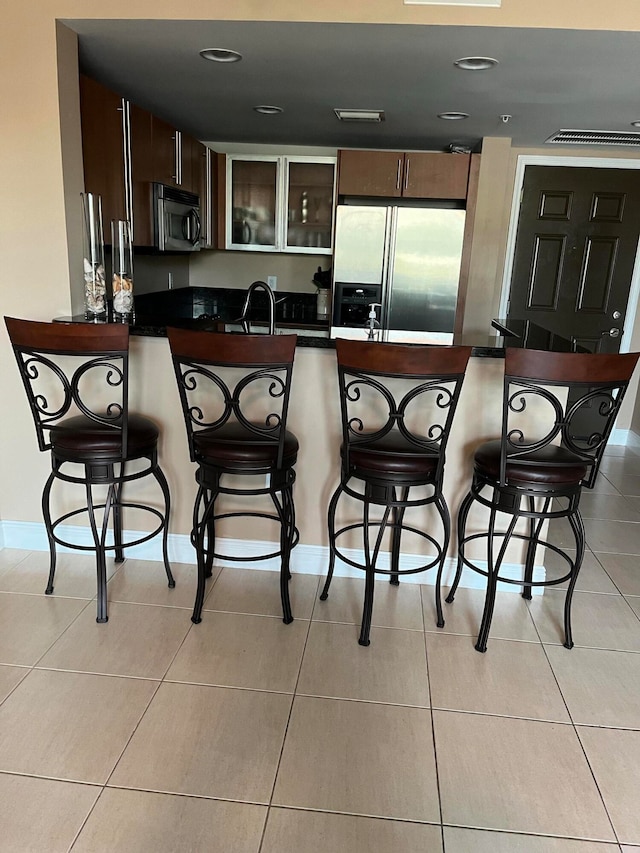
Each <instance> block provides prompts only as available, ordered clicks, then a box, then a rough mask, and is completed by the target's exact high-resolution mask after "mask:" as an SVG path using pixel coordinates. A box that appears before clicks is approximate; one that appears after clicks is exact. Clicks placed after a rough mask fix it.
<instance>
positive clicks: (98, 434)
mask: <svg viewBox="0 0 640 853" xmlns="http://www.w3.org/2000/svg"><path fill="white" fill-rule="evenodd" d="M49 435H50V438H51V448H52V450H53V451H54V453H55V454H56V455H57V456H58V457H59V458H60V459H66V460H67V461H69V462H85V461H108V460H113V461H118V460H120V457H121V455H122V436H121V431H120V430H114V428H113V427H112V426H109V425H108V424H100V423H96V422H95V421H93V420H91V418H87V417H86V416H85V415H78V416H76V417H74V418H68V419H67V420H64V421H62V422H61V423H59V424H58V425H57V426H55V427H52V428H51V429H50V431H49ZM159 436H160V431H159V429H158V427H157V426H156V425H155V424H154V423H153V421H151V420H149V418H145V417H143V416H142V415H136V414H130V415H129V417H128V419H127V459H137V458H138V457H140V456H147V455H148V454H149V453H153V452H154V451H155V450H156V448H157V445H158V438H159Z"/></svg>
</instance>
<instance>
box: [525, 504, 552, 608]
mask: <svg viewBox="0 0 640 853" xmlns="http://www.w3.org/2000/svg"><path fill="white" fill-rule="evenodd" d="M550 503H551V498H546V499H545V501H544V504H543V507H542V510H541V513H542V514H543V515H546V513H547V512H548V510H549V504H550ZM529 511H530V512H534V511H535V498H533V497H529ZM543 523H544V518H540V519H538V521H536V520H535V519H534V518H530V519H529V544H528V545H527V556H526V559H525V563H524V584H523V586H522V597H523V598H524V599H526V600H527V601H531V581H532V579H533V569H534V566H535V560H536V550H537V547H538V541H539V539H540V531H541V530H542V525H543Z"/></svg>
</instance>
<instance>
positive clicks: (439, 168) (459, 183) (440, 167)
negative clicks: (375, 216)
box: [402, 151, 471, 199]
mask: <svg viewBox="0 0 640 853" xmlns="http://www.w3.org/2000/svg"><path fill="white" fill-rule="evenodd" d="M470 159H471V155H470V154H444V153H441V152H437V151H435V152H431V151H428V152H415V151H414V152H411V153H406V154H405V155H404V180H403V184H402V186H403V190H402V195H403V197H404V198H447V199H464V198H466V197H467V183H468V179H469V162H470Z"/></svg>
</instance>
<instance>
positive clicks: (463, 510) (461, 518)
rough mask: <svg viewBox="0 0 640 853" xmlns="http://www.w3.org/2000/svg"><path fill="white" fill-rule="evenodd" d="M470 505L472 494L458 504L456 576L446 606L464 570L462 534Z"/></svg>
mask: <svg viewBox="0 0 640 853" xmlns="http://www.w3.org/2000/svg"><path fill="white" fill-rule="evenodd" d="M472 503H473V492H469V493H468V494H467V496H466V497H465V499H464V500H463V501H462V503H461V504H460V509H459V510H458V566H457V568H456V576H455V578H454V579H453V583H452V585H451V589H450V590H449V595H447V597H446V598H445V601H446V602H447V604H451V602H452V601H453V599H454V598H455V596H456V590H457V589H458V584H459V583H460V578H461V577H462V570H463V568H464V562H463V557H464V534H465V530H466V527H467V516H468V515H469V510H470V509H471V504H472Z"/></svg>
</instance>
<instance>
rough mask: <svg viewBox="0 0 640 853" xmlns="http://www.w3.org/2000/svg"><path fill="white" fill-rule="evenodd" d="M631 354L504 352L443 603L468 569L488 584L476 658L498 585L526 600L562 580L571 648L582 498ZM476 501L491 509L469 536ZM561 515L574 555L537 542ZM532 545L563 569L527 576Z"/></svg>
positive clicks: (461, 516)
mask: <svg viewBox="0 0 640 853" xmlns="http://www.w3.org/2000/svg"><path fill="white" fill-rule="evenodd" d="M638 355H639V354H638V353H625V354H611V355H607V354H601V353H595V354H592V353H556V352H542V351H538V350H527V349H508V350H507V352H506V354H505V377H504V392H503V414H502V431H501V437H500V438H499V439H497V440H494V441H489V442H485V443H484V444H482V445H480V447H478V448H477V450H476V451H475V455H474V472H473V481H472V483H471V489H470V491H469V493H468V494H467V496H466V497H465V498H464V500H463V501H462V503H461V505H460V509H459V513H458V549H459V550H458V567H457V572H456V576H455V579H454V582H453V585H452V587H451V590H450V592H449V595H448V596H447V599H446V600H447V602H452V601H453V599H454V596H455V592H456V589H457V587H458V584H459V582H460V577H461V575H462V571H463V568H464V567H465V566H468V567H469V568H470V569H472V570H473V571H475V572H477V573H479V574H481V575H484V576H485V577H486V578H487V589H486V596H485V605H484V612H483V615H482V621H481V624H480V630H479V634H478V639H477V642H476V649H477V650H478V651H479V652H484V651H486V649H487V640H488V638H489V630H490V627H491V619H492V616H493V610H494V605H495V599H496V590H497V584H498V581H504V582H506V583H510V584H517V585H520V586H522V596H523V598H525V599H527V600H529V599H531V590H532V587H534V586H553V585H556V584H560V583H564V582H566V581H569V583H568V587H567V593H566V597H565V605H564V632H565V639H564V645H565V646H566V648H568V649H570V648H572V647H573V638H572V633H571V602H572V598H573V591H574V589H575V585H576V581H577V579H578V572H579V571H580V566H581V564H582V558H583V555H584V550H585V532H584V525H583V522H582V517H581V515H580V508H579V505H580V495H581V492H582V488H583V487H586V488H593V486H594V484H595V480H596V477H597V474H598V470H599V467H600V461H601V459H602V454H603V453H604V450H605V447H606V444H607V441H608V439H609V435H610V433H611V429H612V428H613V424H614V421H615V418H616V415H617V414H618V411H619V409H620V405H621V403H622V399H623V397H624V393H625V390H626V388H627V385H628V383H629V380H630V378H631V375H632V373H633V370H634V367H635V365H636V362H637V360H638ZM474 503H477V504H480V505H482V506H483V507H486V508H487V509H488V510H489V520H488V524H485V523H483V524H482V528H483V529H481V531H480V532H476V533H468V532H467V522H468V517H469V511H470V510H471V507H472V505H473V504H474ZM499 513H500V514H502V515H503V517H506V519H507V522H506V529H505V530H502V529H498V528H497V517H498V514H499ZM561 518H566V519H567V521H568V523H569V525H570V527H571V530H572V531H573V536H574V539H575V556H574V557H572V556H571V555H570V554H569V553H567V552H566V551H564V550H563V549H562V548H560V547H558V546H557V545H555V544H554V543H553V542H550V541H548V540H547V539H545V538H543V537H544V525H545V523H546V522H549V521H551V520H554V519H561ZM519 523H520V526H519V527H518V524H519ZM514 539H515V540H516V541H520V542H523V543H524V546H523V552H522V553H523V554H524V569H523V573H522V576H521V577H520V578H516V579H514V578H513V577H507V576H506V575H505V572H504V571H503V572H502V573H501V569H502V568H503V566H504V561H505V557H506V556H507V549H508V547H509V545H510V544H511V543H512V542H513V540H514ZM476 541H479V542H480V543H483V542H484V544H485V545H486V568H485V567H484V565H483V564H480V560H479V559H475V558H471V557H469V556H468V550H467V549H468V546H469V544H470V543H471V542H476ZM538 548H547V549H549V550H550V551H552V552H554V553H555V554H557V555H559V556H560V558H561V561H564V562H566V564H567V572H566V573H565V574H564V575H563V576H562V577H554V578H545V579H544V580H534V568H535V565H536V552H537V549H538Z"/></svg>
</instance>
